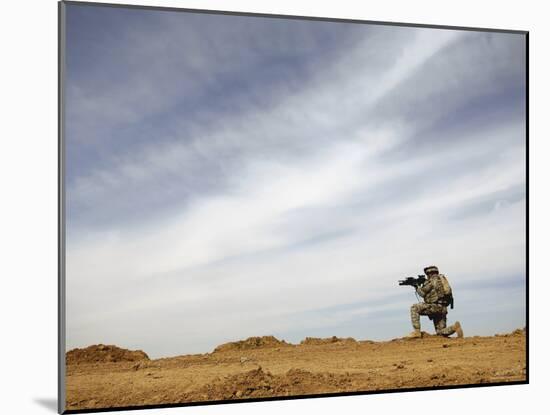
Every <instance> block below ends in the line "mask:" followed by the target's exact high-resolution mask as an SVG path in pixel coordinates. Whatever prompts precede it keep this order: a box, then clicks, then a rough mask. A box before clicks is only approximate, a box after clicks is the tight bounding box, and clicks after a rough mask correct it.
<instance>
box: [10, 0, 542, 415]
mask: <svg viewBox="0 0 550 415" xmlns="http://www.w3.org/2000/svg"><path fill="white" fill-rule="evenodd" d="M113 2H116V1H113ZM131 2H132V1H130V0H128V1H126V3H131ZM134 3H135V2H134ZM139 4H147V5H160V6H179V7H189V8H203V9H217V10H231V11H251V12H259V13H278V14H290V15H292V14H294V15H303V16H321V17H340V18H354V19H355V18H356V19H366V20H382V21H396V22H408V23H433V24H445V25H458V26H474V27H493V28H506V29H520V30H529V31H530V55H531V56H530V71H529V73H530V84H531V87H530V126H531V131H530V175H531V177H530V195H531V196H530V209H529V212H530V222H531V226H530V237H529V241H530V296H531V297H530V300H531V301H530V331H531V347H530V361H531V364H530V370H531V384H530V385H519V386H506V387H490V388H475V389H466V390H449V391H432V392H416V393H403V394H383V395H370V396H369V395H367V396H357V397H340V398H324V399H309V400H294V401H279V402H262V403H249V404H237V405H221V406H220V405H216V406H205V407H189V408H175V409H165V410H155V411H148V412H138V413H155V414H160V413H166V414H176V413H179V414H204V415H206V414H220V413H221V414H237V413H238V414H255V413H257V412H259V411H261V412H262V413H267V414H275V413H280V412H282V411H284V412H287V413H299V412H300V413H309V412H318V413H335V412H344V411H346V412H348V413H351V414H359V413H361V414H363V413H371V414H373V413H386V412H390V413H391V412H397V411H403V412H405V411H406V412H407V413H409V414H416V413H424V412H445V413H449V414H459V413H460V414H464V413H481V412H487V413H499V414H517V413H519V412H524V411H525V412H530V411H531V410H535V408H537V406H547V405H546V404H547V402H546V399H544V393H547V387H548V385H549V383H550V382H548V380H547V379H548V376H549V370H550V368H549V365H548V361H549V357H548V353H547V350H548V347H549V345H548V344H547V343H546V341H547V340H548V335H547V333H548V330H550V326H549V325H548V312H547V310H546V307H545V306H546V303H547V302H548V300H547V295H549V294H550V287H549V283H548V279H549V278H550V275H548V273H545V270H547V269H548V267H545V263H546V260H547V259H548V258H547V256H548V255H546V253H547V248H546V243H547V242H548V238H547V230H548V217H547V215H546V214H545V213H546V212H548V211H550V206H549V199H548V197H547V194H546V189H547V186H545V184H546V181H545V179H546V178H547V175H548V163H549V161H548V158H547V154H548V151H549V144H548V139H549V137H548V123H547V119H548V111H547V108H546V107H545V105H544V103H545V97H546V96H547V92H548V82H549V77H550V67H549V59H548V50H549V49H550V37H549V32H550V30H549V25H548V23H547V19H548V13H547V12H546V13H545V10H544V6H543V5H544V2H540V1H539V2H535V1H521V2H520V1H513V2H511V1H504V0H500V1H488V0H485V1H482V2H481V1H470V0H462V1H460V2H458V1H456V2H442V1H437V0H433V1H420V0H416V1H410V0H402V1H397V0H384V1H373V2H368V3H367V2H358V1H352V0H339V1H330V2H328V1H327V2H320V1H319V0H317V1H313V0H310V1H305V0H294V1H291V0H264V1H262V2H258V1H252V0H224V1H222V0H202V1H199V0H196V1H186V0H179V1H177V0H173V1H161V0H156V1H147V0H141V1H139ZM0 31H1V37H0V42H1V45H2V48H1V49H0V53H1V54H0V56H1V58H2V63H1V64H0V71H1V75H2V76H1V77H0V80H1V81H0V82H1V83H2V84H1V85H2V86H1V89H0V103H1V104H0V105H1V106H2V107H1V112H0V114H1V118H0V130H1V134H0V143H1V147H0V169H1V171H0V192H1V193H0V195H1V200H2V202H1V204H0V275H1V281H2V285H1V288H0V295H1V298H0V307H1V310H0V311H1V314H0V333H1V336H2V340H1V341H0V353H1V354H0V358H1V361H2V363H1V366H0V408H2V409H0V412H2V413H27V414H35V413H36V414H47V413H50V414H51V413H54V411H55V409H54V408H55V405H56V403H55V400H56V399H55V398H56V390H57V386H56V385H57V378H56V376H57V369H56V367H57V355H56V349H57V216H56V215H57V118H56V117H57V4H56V1H54V0H25V1H14V0H12V1H9V2H2V6H1V9H0ZM541 212H542V213H541ZM535 412H539V411H535ZM134 413H136V412H134Z"/></svg>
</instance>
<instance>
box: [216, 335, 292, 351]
mask: <svg viewBox="0 0 550 415" xmlns="http://www.w3.org/2000/svg"><path fill="white" fill-rule="evenodd" d="M281 346H290V345H289V344H288V343H287V342H285V341H284V340H279V339H277V338H275V337H273V336H261V337H249V338H248V339H246V340H240V341H237V342H229V343H224V344H220V345H219V346H218V347H216V348H215V349H214V352H226V351H229V350H250V349H259V348H268V347H281Z"/></svg>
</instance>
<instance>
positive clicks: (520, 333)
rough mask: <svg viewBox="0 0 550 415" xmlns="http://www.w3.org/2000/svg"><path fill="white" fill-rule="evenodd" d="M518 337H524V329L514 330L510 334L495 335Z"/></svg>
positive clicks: (499, 335)
mask: <svg viewBox="0 0 550 415" xmlns="http://www.w3.org/2000/svg"><path fill="white" fill-rule="evenodd" d="M518 336H525V327H524V328H523V329H516V330H514V331H513V332H511V333H506V334H495V337H518Z"/></svg>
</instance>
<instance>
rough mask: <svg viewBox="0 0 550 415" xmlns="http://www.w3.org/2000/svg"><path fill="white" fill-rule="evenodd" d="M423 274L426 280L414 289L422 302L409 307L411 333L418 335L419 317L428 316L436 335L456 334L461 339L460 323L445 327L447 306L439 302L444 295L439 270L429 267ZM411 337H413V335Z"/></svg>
mask: <svg viewBox="0 0 550 415" xmlns="http://www.w3.org/2000/svg"><path fill="white" fill-rule="evenodd" d="M424 272H426V274H427V275H428V280H427V281H426V282H425V283H424V285H422V286H421V287H417V288H416V292H417V294H418V295H419V296H420V297H422V298H423V299H424V302H423V303H418V304H413V305H412V306H411V322H412V326H413V328H414V330H415V331H414V332H413V333H416V334H417V335H418V334H420V316H428V317H429V318H430V320H432V321H433V323H434V327H435V332H436V333H437V334H438V335H440V336H446V337H447V336H450V335H452V334H454V333H456V332H458V336H459V337H462V328H461V327H460V323H458V322H456V323H455V324H453V325H452V326H449V327H447V306H446V304H444V303H442V301H441V298H443V296H444V295H443V285H442V281H441V278H440V274H439V270H438V269H437V267H434V266H431V267H427V268H425V269H424ZM411 337H414V334H413V336H411Z"/></svg>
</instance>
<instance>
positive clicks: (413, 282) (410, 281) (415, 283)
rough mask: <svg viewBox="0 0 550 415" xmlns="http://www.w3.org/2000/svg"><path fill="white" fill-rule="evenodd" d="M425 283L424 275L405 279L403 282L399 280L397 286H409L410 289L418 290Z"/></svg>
mask: <svg viewBox="0 0 550 415" xmlns="http://www.w3.org/2000/svg"><path fill="white" fill-rule="evenodd" d="M425 282H426V276H425V275H419V276H418V277H417V278H414V277H407V278H405V279H404V280H399V281H398V283H399V285H410V286H411V287H414V288H418V287H420V286H422V285H423V284H424V283H425Z"/></svg>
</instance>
